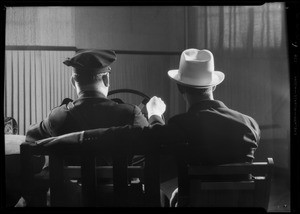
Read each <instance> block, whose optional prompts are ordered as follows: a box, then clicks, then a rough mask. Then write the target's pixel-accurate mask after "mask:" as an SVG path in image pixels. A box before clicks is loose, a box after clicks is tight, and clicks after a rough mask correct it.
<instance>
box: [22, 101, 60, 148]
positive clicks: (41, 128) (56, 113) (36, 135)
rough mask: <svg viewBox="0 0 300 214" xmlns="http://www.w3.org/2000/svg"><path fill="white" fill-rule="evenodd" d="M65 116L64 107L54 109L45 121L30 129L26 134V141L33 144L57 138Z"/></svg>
mask: <svg viewBox="0 0 300 214" xmlns="http://www.w3.org/2000/svg"><path fill="white" fill-rule="evenodd" d="M65 115H66V114H65V108H64V106H60V107H56V108H54V109H52V110H51V112H50V113H49V114H48V116H47V117H46V118H45V119H44V120H42V121H41V122H39V123H37V124H34V125H31V126H30V127H29V129H28V130H27V132H26V141H28V142H33V141H37V140H41V139H44V138H48V137H53V136H56V130H57V129H60V128H61V125H62V124H63V121H64V120H65ZM54 128H55V129H54Z"/></svg>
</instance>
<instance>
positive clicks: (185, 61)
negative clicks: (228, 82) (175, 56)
mask: <svg viewBox="0 0 300 214" xmlns="http://www.w3.org/2000/svg"><path fill="white" fill-rule="evenodd" d="M168 75H169V77H170V78H171V79H172V80H175V81H176V82H178V83H179V84H182V85H186V86H189V87H197V88H207V87H211V86H215V85H218V84H220V83H221V82H222V81H223V80H224V78H225V75H224V73H223V72H221V71H215V65H214V56H213V54H212V53H211V52H210V51H208V50H198V49H194V48H191V49H187V50H185V51H183V52H182V54H181V57H180V63H179V69H176V70H170V71H168Z"/></svg>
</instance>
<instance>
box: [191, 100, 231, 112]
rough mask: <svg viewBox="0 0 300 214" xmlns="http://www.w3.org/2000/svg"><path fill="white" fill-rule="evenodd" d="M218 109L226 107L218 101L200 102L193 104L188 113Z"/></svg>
mask: <svg viewBox="0 0 300 214" xmlns="http://www.w3.org/2000/svg"><path fill="white" fill-rule="evenodd" d="M211 108H213V109H218V108H227V106H226V105H225V104H224V103H223V102H221V101H219V100H202V101H200V102H197V103H194V104H193V105H192V106H191V107H190V108H189V110H188V112H195V111H199V110H206V109H211Z"/></svg>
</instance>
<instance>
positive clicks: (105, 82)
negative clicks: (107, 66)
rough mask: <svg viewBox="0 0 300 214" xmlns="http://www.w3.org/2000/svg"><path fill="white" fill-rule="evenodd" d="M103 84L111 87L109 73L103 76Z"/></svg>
mask: <svg viewBox="0 0 300 214" xmlns="http://www.w3.org/2000/svg"><path fill="white" fill-rule="evenodd" d="M102 80H103V83H104V85H105V87H109V73H107V74H105V75H103V76H102Z"/></svg>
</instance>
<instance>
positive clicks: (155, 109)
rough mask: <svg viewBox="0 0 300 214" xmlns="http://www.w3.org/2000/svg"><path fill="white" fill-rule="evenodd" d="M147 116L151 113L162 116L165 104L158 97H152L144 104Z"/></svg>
mask: <svg viewBox="0 0 300 214" xmlns="http://www.w3.org/2000/svg"><path fill="white" fill-rule="evenodd" d="M146 108H147V112H148V118H150V117H151V116H152V115H158V116H160V117H161V116H162V115H163V113H164V112H165V111H166V104H165V103H164V101H162V99H161V98H159V97H156V96H154V97H152V98H151V99H150V100H149V102H148V103H147V105H146Z"/></svg>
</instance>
